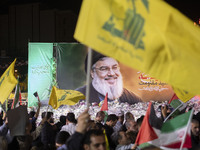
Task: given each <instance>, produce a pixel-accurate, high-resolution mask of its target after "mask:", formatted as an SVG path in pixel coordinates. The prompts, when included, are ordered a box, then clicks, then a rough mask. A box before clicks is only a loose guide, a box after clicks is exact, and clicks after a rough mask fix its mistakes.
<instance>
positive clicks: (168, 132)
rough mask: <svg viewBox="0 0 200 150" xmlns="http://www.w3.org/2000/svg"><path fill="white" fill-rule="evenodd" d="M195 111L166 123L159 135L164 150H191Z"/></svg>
mask: <svg viewBox="0 0 200 150" xmlns="http://www.w3.org/2000/svg"><path fill="white" fill-rule="evenodd" d="M192 115H193V110H191V111H189V112H187V113H184V114H182V115H179V116H177V117H175V118H174V119H171V120H168V121H166V122H165V123H164V124H163V126H162V128H161V133H160V135H159V140H160V146H161V147H163V148H173V149H176V148H191V147H192V143H191V136H190V123H191V118H192Z"/></svg>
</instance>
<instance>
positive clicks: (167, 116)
mask: <svg viewBox="0 0 200 150" xmlns="http://www.w3.org/2000/svg"><path fill="white" fill-rule="evenodd" d="M183 104H184V103H181V104H180V105H179V106H178V107H176V108H175V109H174V110H173V111H172V112H171V113H170V114H169V115H168V116H167V118H165V120H164V121H163V122H164V123H165V122H166V121H167V120H168V119H169V117H171V115H172V114H173V113H174V112H175V111H177V110H178V109H179V108H180V107H181V106H182V105H183Z"/></svg>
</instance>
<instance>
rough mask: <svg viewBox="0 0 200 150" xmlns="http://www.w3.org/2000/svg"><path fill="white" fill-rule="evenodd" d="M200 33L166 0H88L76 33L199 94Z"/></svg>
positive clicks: (80, 38)
mask: <svg viewBox="0 0 200 150" xmlns="http://www.w3.org/2000/svg"><path fill="white" fill-rule="evenodd" d="M182 24H184V26H182ZM199 34H200V29H199V28H197V27H196V26H194V25H193V22H192V21H191V20H189V19H188V18H187V17H185V16H184V15H182V14H181V13H180V12H179V11H178V10H176V9H175V8H173V7H171V6H170V5H168V4H167V3H166V2H164V1H160V0H153V1H150V0H141V1H135V0H129V1H121V0H100V1H96V0H84V1H83V3H82V7H81V11H80V15H79V19H78V23H77V26H76V30H75V35H74V37H75V38H76V39H77V40H78V41H80V42H81V43H83V44H85V45H87V46H89V47H91V48H92V49H94V50H96V51H98V52H100V53H102V54H104V55H107V56H111V57H113V58H115V59H117V60H119V61H120V62H122V63H123V64H125V65H127V66H129V67H132V68H135V69H137V70H140V71H142V72H144V73H146V74H149V75H150V76H151V77H154V78H156V79H159V80H162V81H163V82H166V83H168V84H170V85H171V86H173V87H175V88H177V89H180V91H182V90H184V91H186V92H188V93H191V94H192V95H197V94H200V92H199V91H200V90H199V89H200V88H199V85H200V80H198V78H199V75H198V70H199V66H200V61H199V60H200V49H199V46H200V38H199V37H198V35H199ZM177 92H178V91H177Z"/></svg>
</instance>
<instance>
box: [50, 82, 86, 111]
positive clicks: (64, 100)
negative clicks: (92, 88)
mask: <svg viewBox="0 0 200 150" xmlns="http://www.w3.org/2000/svg"><path fill="white" fill-rule="evenodd" d="M81 99H85V96H84V95H83V94H82V93H81V92H79V91H74V90H62V89H58V88H56V87H55V86H53V88H52V90H51V95H50V99H49V105H51V106H52V107H53V108H54V109H57V108H58V107H60V106H61V105H75V104H76V103H77V102H78V101H79V100H81Z"/></svg>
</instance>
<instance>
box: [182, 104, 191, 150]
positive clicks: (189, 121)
mask: <svg viewBox="0 0 200 150" xmlns="http://www.w3.org/2000/svg"><path fill="white" fill-rule="evenodd" d="M193 112H194V108H192V110H191V114H190V118H189V120H188V123H187V128H186V132H185V133H184V136H183V141H182V143H181V147H180V150H182V149H183V144H184V143H185V138H186V135H187V132H188V128H189V126H190V123H191V119H192V116H193Z"/></svg>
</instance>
